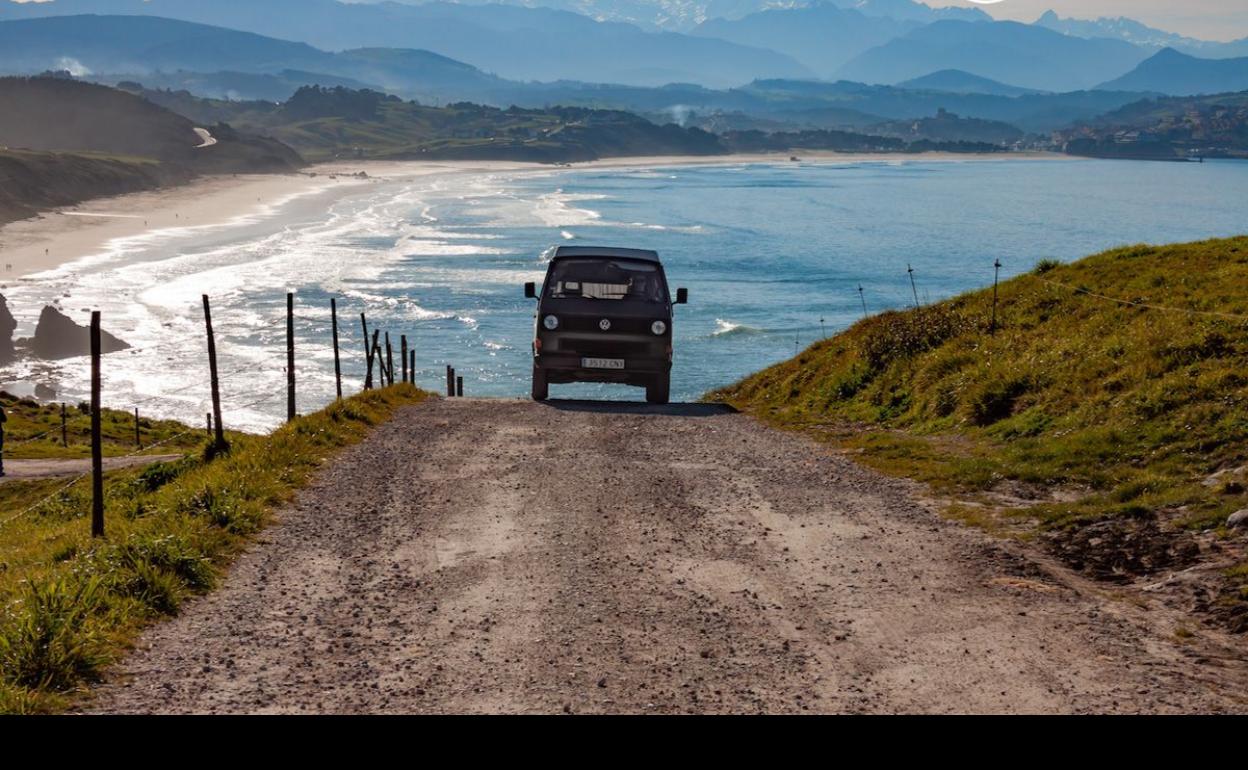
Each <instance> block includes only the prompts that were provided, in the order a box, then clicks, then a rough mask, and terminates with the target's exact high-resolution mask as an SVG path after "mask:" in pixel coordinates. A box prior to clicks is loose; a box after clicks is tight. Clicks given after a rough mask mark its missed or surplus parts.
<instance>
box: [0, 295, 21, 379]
mask: <svg viewBox="0 0 1248 770" xmlns="http://www.w3.org/2000/svg"><path fill="white" fill-rule="evenodd" d="M16 329H17V319H15V318H14V317H13V313H11V312H10V311H9V303H8V301H6V300H5V298H4V295H3V294H0V366H7V365H9V364H11V363H13V362H14V361H16V360H17V348H16V347H14V345H13V332H14V330H16Z"/></svg>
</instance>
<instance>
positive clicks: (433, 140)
mask: <svg viewBox="0 0 1248 770" xmlns="http://www.w3.org/2000/svg"><path fill="white" fill-rule="evenodd" d="M140 93H142V95H143V96H144V97H145V98H147V99H148V100H151V101H153V102H156V103H159V104H162V105H165V106H167V107H168V108H169V109H171V110H174V111H177V112H179V113H181V114H184V115H188V116H191V117H192V118H194V119H198V120H205V121H206V120H209V119H215V120H221V121H227V122H229V123H230V124H231V125H234V126H237V127H239V128H242V129H245V130H248V131H252V132H256V133H264V134H267V135H271V136H273V137H276V138H277V139H280V140H281V141H282V142H284V143H286V144H288V145H290V146H291V147H294V148H295V149H297V150H298V151H299V152H300V153H302V154H303V155H304V156H305V157H307V158H309V159H326V158H336V157H356V158H391V159H422V160H423V159H435V158H436V159H482V160H485V159H490V160H527V161H539V162H558V161H577V160H591V159H594V158H604V157H618V156H627V155H709V154H715V153H722V152H724V148H723V147H722V146H721V144H720V142H719V140H718V139H717V138H716V137H715V136H714V135H712V134H708V133H706V132H705V131H702V130H700V129H686V128H680V127H678V126H675V125H666V126H660V125H657V124H654V123H651V122H650V121H648V120H646V119H644V118H641V117H638V116H636V115H633V114H630V113H626V112H617V111H611V110H590V109H584V108H579V107H569V108H564V107H552V108H549V109H522V108H519V107H512V108H509V109H506V110H501V109H498V108H496V107H485V106H481V105H477V104H469V103H466V102H461V103H456V104H450V105H447V106H445V107H431V106H428V105H422V104H419V103H417V102H414V101H404V100H402V99H399V98H398V97H395V96H390V95H387V94H383V93H380V92H378V91H371V90H367V89H364V90H351V89H346V88H341V87H338V88H319V87H306V88H301V89H299V91H297V92H296V93H295V94H294V96H292V97H291V98H290V99H289V100H287V101H286V102H285V103H283V104H266V103H264V102H229V101H223V100H214V99H200V98H197V97H195V96H192V95H190V94H188V93H186V92H169V91H152V90H143V91H141V92H140Z"/></svg>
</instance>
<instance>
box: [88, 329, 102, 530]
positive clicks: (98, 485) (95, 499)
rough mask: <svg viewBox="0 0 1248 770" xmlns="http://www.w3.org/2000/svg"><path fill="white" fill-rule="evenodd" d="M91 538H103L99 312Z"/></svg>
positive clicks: (94, 350)
mask: <svg viewBox="0 0 1248 770" xmlns="http://www.w3.org/2000/svg"><path fill="white" fill-rule="evenodd" d="M91 536H92V537H104V446H103V440H102V436H101V430H100V311H98V310H96V311H94V312H92V313H91Z"/></svg>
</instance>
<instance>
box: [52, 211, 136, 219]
mask: <svg viewBox="0 0 1248 770" xmlns="http://www.w3.org/2000/svg"><path fill="white" fill-rule="evenodd" d="M59 213H60V214H61V215H62V216H67V217H102V218H107V219H142V218H143V217H141V216H139V215H138V214H109V213H107V212H104V211H61V212H59Z"/></svg>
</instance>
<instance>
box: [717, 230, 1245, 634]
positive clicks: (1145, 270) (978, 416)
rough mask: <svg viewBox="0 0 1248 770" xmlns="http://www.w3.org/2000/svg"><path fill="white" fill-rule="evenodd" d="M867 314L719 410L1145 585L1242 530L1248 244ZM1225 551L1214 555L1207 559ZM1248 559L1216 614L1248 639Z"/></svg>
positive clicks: (1229, 545)
mask: <svg viewBox="0 0 1248 770" xmlns="http://www.w3.org/2000/svg"><path fill="white" fill-rule="evenodd" d="M992 297H993V293H992V289H987V290H984V291H976V292H972V293H968V294H965V295H962V296H959V297H956V298H953V299H950V300H948V301H945V302H941V303H938V304H934V305H930V306H927V307H923V308H920V309H911V310H908V311H904V312H889V313H884V314H882V315H878V316H875V317H872V318H868V319H865V320H863V321H861V322H859V323H857V324H855V325H854V326H853V327H851V328H850V329H848V330H847V331H845V332H844V333H842V334H839V335H837V336H835V337H833V338H831V339H828V340H825V341H823V342H820V343H817V344H816V345H814V346H812V347H811V348H809V349H808V350H806V351H805V352H803V353H801V354H800V355H799V356H797V357H796V358H794V359H793V360H790V361H787V362H784V363H782V364H779V365H777V366H774V367H772V368H770V369H767V370H765V371H763V372H760V373H758V374H756V375H754V376H752V377H749V378H747V379H746V380H744V381H742V382H740V383H737V384H736V385H733V386H731V387H729V388H725V389H723V390H722V391H720V392H717V393H713V394H710V396H709V397H710V398H714V399H719V400H724V401H727V402H729V403H731V404H733V405H735V406H737V407H739V408H741V409H743V410H746V411H748V412H750V413H753V414H755V415H757V416H759V417H761V418H763V419H765V420H767V421H769V422H771V423H773V424H776V425H778V426H782V427H787V428H795V429H801V430H805V431H807V432H810V433H812V434H815V435H817V436H819V437H821V438H823V439H825V440H829V441H832V442H834V443H836V444H838V445H839V446H842V447H844V448H846V449H848V450H850V451H852V452H854V453H856V454H857V456H858V457H860V458H861V459H862V460H863V461H864V462H866V463H867V464H869V465H872V466H874V467H876V468H879V469H881V470H884V471H886V472H890V473H893V474H897V475H903V476H907V477H911V478H915V479H918V480H921V481H924V482H927V483H928V484H930V485H931V486H932V487H933V489H934V491H935V492H936V493H937V494H938V495H941V496H943V497H946V498H948V499H950V500H956V501H958V502H956V503H951V504H950V505H949V506H948V511H949V512H950V513H951V514H954V515H956V516H959V517H961V518H963V519H965V520H968V521H971V522H973V523H976V524H979V525H982V526H984V527H986V528H988V529H991V530H993V531H996V532H998V533H1001V534H1006V535H1011V536H1017V537H1023V538H1028V539H1038V540H1041V541H1042V542H1043V543H1045V544H1046V546H1047V547H1049V548H1051V549H1052V550H1053V551H1054V552H1056V553H1057V554H1058V555H1060V556H1062V557H1064V558H1066V560H1067V561H1068V562H1070V563H1072V564H1073V565H1074V566H1076V567H1078V568H1081V569H1083V570H1084V571H1086V572H1090V573H1092V574H1094V575H1095V576H1097V577H1100V578H1103V579H1110V580H1119V581H1126V580H1127V579H1129V578H1132V577H1134V576H1137V575H1140V574H1151V573H1153V572H1160V571H1162V570H1165V569H1176V568H1180V567H1183V566H1185V565H1186V564H1189V563H1193V562H1194V561H1195V560H1197V559H1199V558H1203V557H1201V556H1200V554H1199V553H1197V551H1198V550H1199V549H1198V548H1197V546H1196V543H1195V540H1194V537H1195V535H1196V534H1197V533H1200V534H1202V535H1203V536H1204V537H1205V539H1206V540H1210V539H1211V540H1212V544H1213V545H1212V547H1213V548H1214V549H1215V550H1216V551H1217V552H1218V553H1219V554H1221V555H1222V556H1224V557H1225V556H1227V555H1228V554H1229V555H1230V556H1231V558H1232V560H1233V557H1234V554H1236V553H1238V554H1239V555H1240V559H1242V554H1243V549H1242V542H1241V541H1242V535H1237V534H1236V533H1234V532H1231V531H1228V530H1227V529H1226V528H1225V526H1224V523H1225V521H1226V518H1227V515H1228V514H1229V513H1231V512H1234V511H1236V510H1239V509H1242V508H1245V507H1248V492H1246V491H1245V489H1246V487H1248V238H1243V237H1241V238H1234V239H1230V240H1216V241H1205V242H1201V243H1192V244H1185V245H1175V246H1162V247H1153V246H1134V247H1129V248H1122V249H1117V250H1114V251H1109V252H1106V253H1103V254H1098V255H1096V256H1092V257H1088V258H1086V259H1083V260H1080V261H1078V262H1075V263H1073V264H1068V265H1061V264H1057V263H1054V262H1049V261H1045V262H1042V263H1040V264H1039V265H1037V266H1036V268H1035V270H1034V271H1032V272H1031V273H1029V274H1027V275H1023V276H1021V277H1018V278H1015V279H1013V280H1011V281H1007V282H1005V283H1002V284H1001V286H1000V294H999V305H998V309H997V316H998V319H999V324H998V328H997V329H996V331H995V333H993V330H992V328H991V318H992ZM1207 556H1208V554H1207V553H1206V555H1205V557H1207ZM1246 564H1248V563H1241V564H1240V565H1239V566H1238V567H1232V568H1230V569H1228V570H1226V571H1224V572H1223V573H1222V575H1223V577H1224V585H1222V586H1221V587H1220V588H1219V589H1218V596H1217V599H1216V601H1215V602H1214V605H1215V606H1214V607H1213V608H1212V609H1214V610H1215V612H1217V613H1220V614H1221V615H1222V616H1223V617H1226V618H1227V619H1228V620H1229V622H1230V625H1231V626H1232V627H1233V628H1236V629H1237V630H1241V631H1242V630H1248V566H1245V565H1246Z"/></svg>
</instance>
